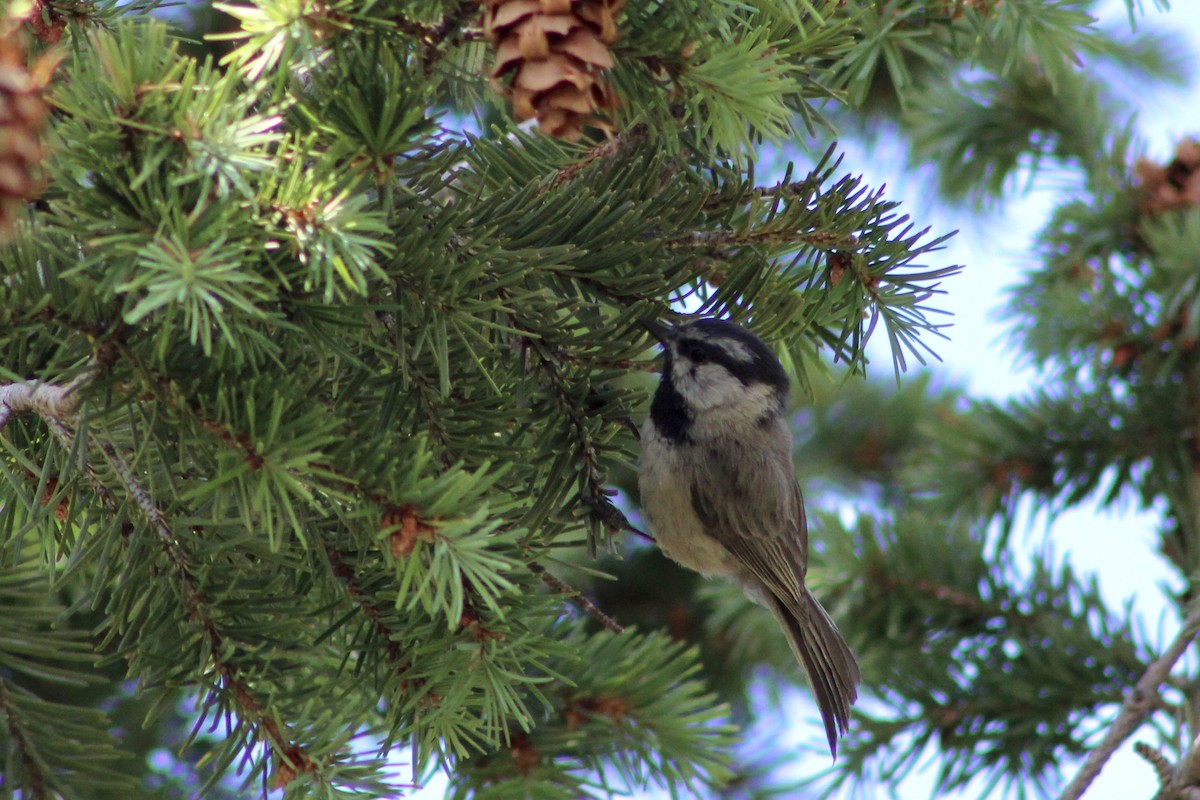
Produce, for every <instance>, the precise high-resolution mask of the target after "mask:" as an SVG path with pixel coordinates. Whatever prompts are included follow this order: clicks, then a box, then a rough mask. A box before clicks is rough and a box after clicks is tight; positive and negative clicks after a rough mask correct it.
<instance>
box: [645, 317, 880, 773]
mask: <svg viewBox="0 0 1200 800" xmlns="http://www.w3.org/2000/svg"><path fill="white" fill-rule="evenodd" d="M645 324H646V326H647V327H648V328H650V330H651V331H652V332H653V333H654V335H655V336H656V337H657V338H658V339H659V340H660V341H661V342H662V343H663V346H664V349H665V351H666V354H665V363H664V364H663V371H662V380H661V382H660V383H659V385H658V391H657V392H655V394H654V402H653V403H652V404H651V406H650V419H649V420H648V421H647V423H646V425H645V426H644V427H643V429H642V436H641V438H642V454H641V463H640V466H639V471H638V487H639V489H640V491H641V495H642V508H643V510H644V511H645V513H646V518H647V519H648V521H649V523H650V529H651V530H652V531H653V533H654V537H655V539H656V540H657V542H658V546H659V547H660V548H661V549H662V551H663V552H664V553H665V554H666V555H667V556H669V557H670V558H671V559H673V560H675V561H677V562H679V563H680V564H682V565H683V566H685V567H688V568H689V569H693V570H696V571H697V572H700V573H701V574H703V575H708V576H731V577H734V578H737V580H738V582H739V583H741V586H742V590H743V591H744V592H745V593H746V595H747V597H749V598H750V599H752V600H754V601H755V602H758V603H760V604H762V605H764V606H766V607H767V608H768V609H770V610H771V613H773V614H774V615H775V618H776V620H777V621H778V622H779V625H780V627H781V628H783V632H784V633H785V634H786V635H787V638H788V643H789V644H791V646H792V652H793V653H795V655H796V658H797V660H799V662H800V664H801V666H802V667H804V671H805V673H806V674H807V676H808V681H809V683H810V684H811V685H812V688H813V694H814V695H815V696H816V700H817V707H818V708H819V709H820V711H821V719H822V720H823V721H824V723H825V735H826V737H827V738H828V740H829V750H830V753H831V754H833V755H834V756H835V757H836V756H837V736H838V733H839V731H840V732H841V733H843V734H844V733H846V731H847V728H848V726H849V723H850V704H851V703H853V702H854V700H855V699H856V698H857V697H858V691H857V689H856V688H855V687H856V686H857V685H858V682H859V680H860V676H859V671H858V664H857V663H855V660H854V654H853V653H851V652H850V648H849V646H847V644H846V642H845V640H844V639H843V638H842V635H841V634H840V633H838V629H837V626H836V625H834V623H833V620H832V619H830V617H829V614H828V613H826V611H825V609H823V608H822V607H821V604H820V603H818V602H817V599H816V598H815V597H813V596H812V594H811V593H810V592H809V591H808V589H807V588H805V586H804V575H805V573H806V572H807V571H808V524H807V522H806V521H805V517H804V499H803V497H801V495H800V485H799V484H798V483H797V482H796V476H795V472H794V469H793V467H792V437H791V433H790V432H789V430H788V427H787V423H786V422H785V421H784V412H785V410H786V408H787V397H788V379H787V375H786V374H785V373H784V370H783V365H782V364H780V363H779V359H778V358H776V356H775V354H774V353H772V352H771V350H770V348H768V347H767V345H766V344H765V343H764V342H763V341H762V340H761V339H759V338H758V337H757V336H755V335H754V334H752V333H750V332H749V331H747V330H745V329H744V328H741V327H739V326H737V325H734V324H732V323H729V322H722V321H720V320H715V319H702V320H697V321H695V322H690V323H687V324H685V325H681V326H678V327H676V328H667V327H666V326H664V325H661V324H659V323H654V322H647V323H645Z"/></svg>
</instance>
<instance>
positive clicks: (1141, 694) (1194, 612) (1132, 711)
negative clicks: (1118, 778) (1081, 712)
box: [1059, 603, 1200, 800]
mask: <svg viewBox="0 0 1200 800" xmlns="http://www.w3.org/2000/svg"><path fill="white" fill-rule="evenodd" d="M1197 631H1200V603H1198V604H1196V605H1194V606H1192V608H1191V610H1190V611H1189V612H1188V615H1187V618H1186V619H1184V621H1183V628H1182V629H1181V630H1180V631H1179V634H1178V635H1177V636H1176V637H1175V640H1174V641H1173V642H1171V644H1170V646H1169V647H1167V649H1166V651H1165V652H1164V653H1163V654H1162V655H1161V656H1159V657H1158V659H1156V660H1155V661H1154V662H1153V663H1152V664H1150V666H1149V667H1147V669H1146V672H1145V674H1143V675H1142V677H1141V679H1140V680H1138V682H1137V685H1136V686H1134V687H1133V691H1132V692H1130V693H1129V694H1128V695H1127V696H1126V697H1125V701H1124V702H1123V703H1121V711H1120V713H1118V714H1117V718H1116V719H1115V720H1113V723H1112V725H1110V726H1109V728H1108V733H1106V734H1105V736H1104V739H1103V741H1101V742H1100V744H1099V745H1097V746H1096V748H1095V749H1094V750H1092V752H1090V753H1088V757H1087V759H1086V760H1085V761H1084V762H1083V766H1082V767H1080V769H1079V772H1078V774H1076V775H1075V778H1074V779H1073V780H1072V781H1071V782H1070V783H1069V784H1068V785H1067V788H1066V789H1064V790H1063V793H1062V794H1061V795H1059V800H1079V798H1081V797H1083V793H1084V792H1086V791H1087V788H1088V786H1090V785H1091V783H1092V781H1094V780H1095V779H1096V776H1097V775H1099V774H1100V770H1102V769H1103V768H1104V765H1105V764H1106V763H1107V762H1108V760H1109V759H1110V758H1111V757H1112V755H1113V753H1115V752H1116V751H1117V748H1118V747H1120V746H1121V744H1122V743H1123V742H1124V741H1125V740H1126V739H1128V738H1129V737H1130V736H1132V735H1133V732H1134V731H1136V730H1137V729H1138V728H1139V727H1141V724H1142V722H1144V721H1145V719H1146V717H1147V716H1149V715H1150V712H1152V711H1153V710H1154V709H1155V708H1157V707H1158V688H1159V687H1160V686H1162V684H1163V682H1164V681H1166V680H1167V677H1168V676H1169V675H1170V674H1171V668H1172V667H1174V666H1175V662H1176V661H1178V660H1179V659H1180V658H1181V657H1182V656H1183V654H1184V652H1185V651H1187V649H1188V647H1190V646H1191V644H1192V641H1193V640H1194V639H1195V638H1196V633H1197ZM1190 760H1191V759H1189V758H1185V759H1184V761H1185V762H1189V761H1190Z"/></svg>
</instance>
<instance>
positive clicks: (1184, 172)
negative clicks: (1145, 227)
mask: <svg viewBox="0 0 1200 800" xmlns="http://www.w3.org/2000/svg"><path fill="white" fill-rule="evenodd" d="M1134 172H1135V173H1136V174H1137V177H1138V181H1139V183H1140V184H1141V188H1142V192H1143V197H1142V200H1141V202H1140V203H1139V207H1140V208H1141V211H1142V213H1143V214H1148V215H1156V214H1161V213H1163V212H1164V211H1170V210H1171V209H1174V208H1184V207H1186V206H1197V205H1200V142H1197V141H1195V140H1194V139H1185V140H1184V141H1183V142H1181V143H1180V144H1179V146H1178V147H1177V148H1175V158H1173V159H1171V161H1170V162H1169V163H1168V164H1167V165H1166V166H1160V165H1158V164H1155V163H1154V162H1153V161H1150V160H1148V159H1145V158H1143V159H1142V160H1140V161H1138V163H1137V165H1136V166H1135V167H1134Z"/></svg>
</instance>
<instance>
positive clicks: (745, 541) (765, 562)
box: [691, 458, 808, 617]
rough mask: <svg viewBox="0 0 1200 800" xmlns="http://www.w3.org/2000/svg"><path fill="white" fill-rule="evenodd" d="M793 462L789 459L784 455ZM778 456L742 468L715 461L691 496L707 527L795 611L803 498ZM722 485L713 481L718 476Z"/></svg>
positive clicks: (803, 556)
mask: <svg viewBox="0 0 1200 800" xmlns="http://www.w3.org/2000/svg"><path fill="white" fill-rule="evenodd" d="M782 463H786V464H787V465H788V467H789V468H790V466H791V459H790V458H788V459H787V460H786V461H784V462H782ZM779 464H780V462H778V461H776V462H771V460H770V459H764V460H762V461H758V462H756V463H751V464H749V465H746V464H743V465H742V466H741V467H740V468H739V467H737V466H735V465H733V464H731V463H729V462H725V463H721V461H720V460H715V461H714V462H713V465H714V467H716V468H715V469H713V470H706V471H705V473H703V474H701V475H698V476H697V477H696V479H695V480H694V481H693V483H692V487H691V499H692V507H693V509H694V510H695V512H696V516H697V517H699V519H700V521H701V522H702V523H703V524H704V526H705V529H706V532H707V533H708V534H709V535H710V536H712V537H713V538H714V539H716V540H717V541H718V542H720V543H721V545H722V546H723V547H724V548H725V549H726V550H728V551H729V552H730V553H731V554H732V555H733V556H734V557H735V558H736V559H737V560H738V562H739V563H741V564H742V565H743V566H744V567H745V569H746V571H747V572H749V573H750V574H751V575H753V576H754V577H755V578H757V579H758V580H759V581H760V582H761V583H762V584H763V586H764V588H766V589H767V590H768V591H770V592H771V594H773V595H775V597H777V598H779V600H780V601H781V602H782V603H783V604H784V605H785V606H786V607H787V608H788V609H789V610H790V611H792V613H794V614H796V615H798V616H801V617H803V616H805V615H806V613H807V612H806V610H805V604H804V603H803V600H802V598H801V588H802V587H803V585H804V575H805V572H806V571H807V569H806V564H807V560H808V527H807V522H806V520H805V516H804V498H803V496H802V495H801V493H800V485H799V484H798V483H797V482H796V479H795V477H794V476H792V475H791V474H790V473H789V474H784V473H783V472H782V469H781V468H780V467H779V466H778V465H779ZM718 481H719V482H720V483H721V485H720V486H717V485H716V482H718Z"/></svg>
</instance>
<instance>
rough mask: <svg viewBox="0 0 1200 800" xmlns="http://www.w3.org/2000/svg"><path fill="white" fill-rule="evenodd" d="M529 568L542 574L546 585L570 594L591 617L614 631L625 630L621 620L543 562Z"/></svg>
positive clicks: (621, 631) (572, 599) (559, 591)
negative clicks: (607, 612)
mask: <svg viewBox="0 0 1200 800" xmlns="http://www.w3.org/2000/svg"><path fill="white" fill-rule="evenodd" d="M529 568H530V569H531V570H533V571H534V572H536V573H537V574H538V575H541V576H542V580H543V581H545V583H546V585H547V586H549V587H550V588H552V589H553V590H554V591H556V592H558V593H559V594H564V595H568V596H569V597H570V599H571V602H573V603H575V605H577V606H579V609H580V610H581V611H583V612H584V613H585V614H587V615H588V616H589V617H591V618H592V619H594V620H596V621H597V622H599V623H600V624H601V625H603V626H604V627H606V628H608V629H609V630H610V631H612V632H613V633H624V632H625V628H623V627H622V626H621V624H620V623H619V622H617V621H616V620H615V619H613V618H612V617H610V616H609V615H608V614H605V613H604V612H603V611H601V610H600V606H598V605H596V604H595V603H593V602H592V601H591V600H590V599H589V598H588V597H587V596H586V595H585V594H584V593H583V592H581V591H579V590H578V589H576V588H575V587H573V586H571V584H569V583H567V582H566V581H564V580H563V579H561V578H557V577H555V576H554V575H551V574H550V573H549V572H548V571H547V570H546V568H545V567H543V566H542V565H541V564H530V565H529Z"/></svg>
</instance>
